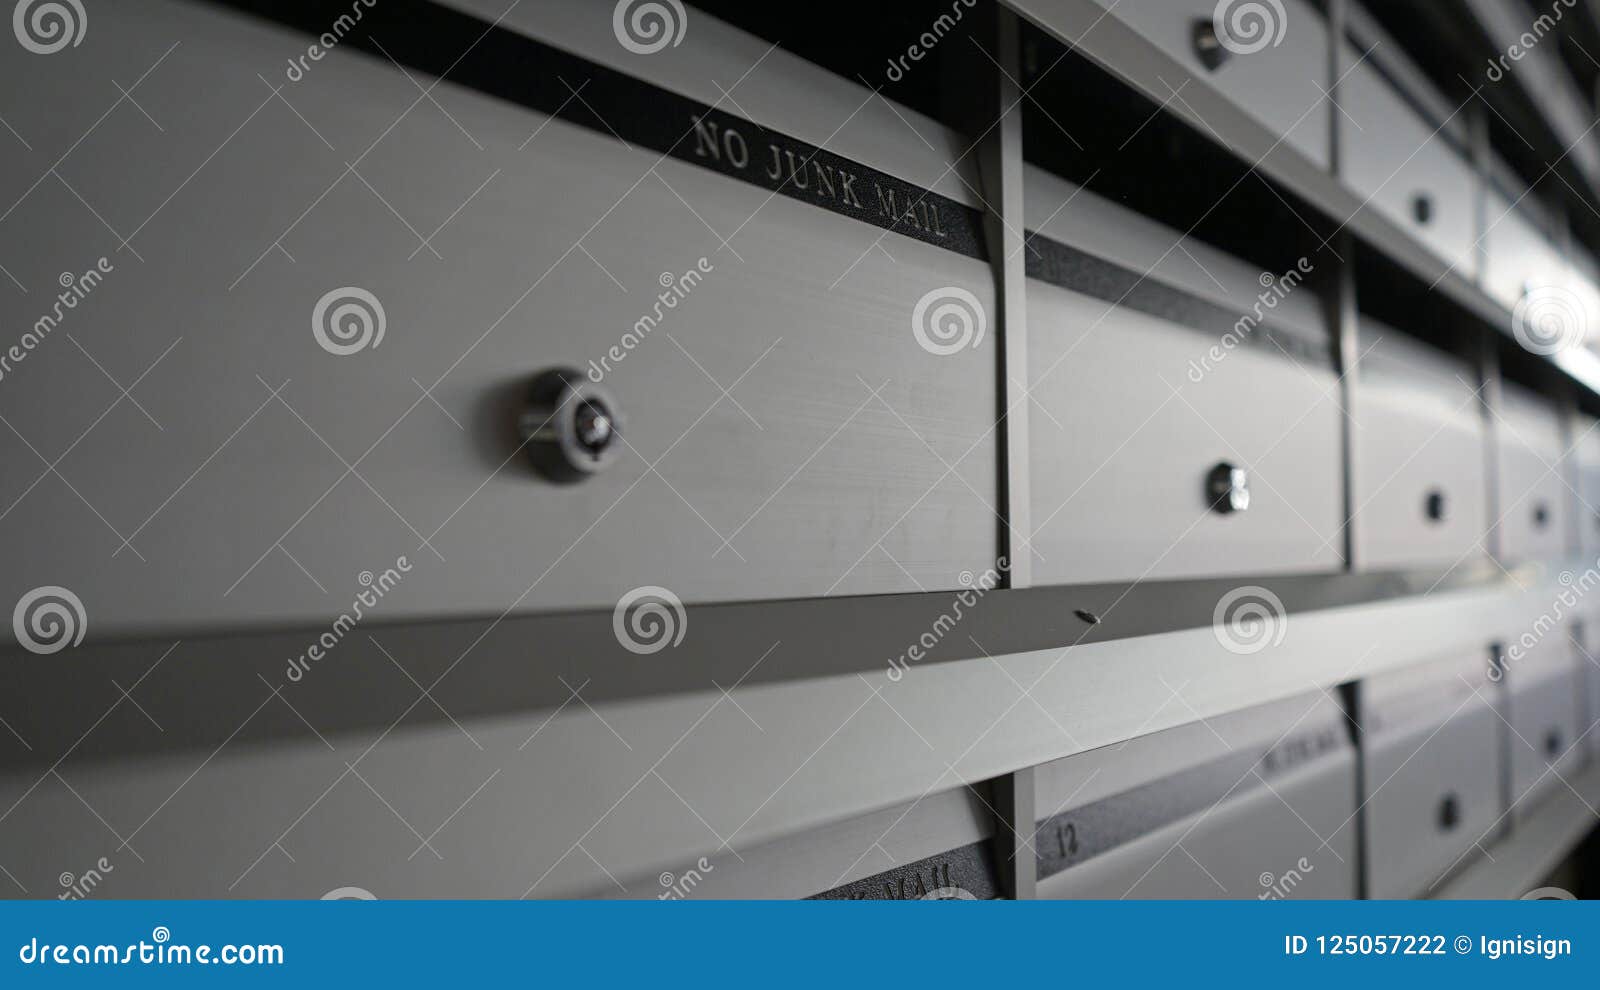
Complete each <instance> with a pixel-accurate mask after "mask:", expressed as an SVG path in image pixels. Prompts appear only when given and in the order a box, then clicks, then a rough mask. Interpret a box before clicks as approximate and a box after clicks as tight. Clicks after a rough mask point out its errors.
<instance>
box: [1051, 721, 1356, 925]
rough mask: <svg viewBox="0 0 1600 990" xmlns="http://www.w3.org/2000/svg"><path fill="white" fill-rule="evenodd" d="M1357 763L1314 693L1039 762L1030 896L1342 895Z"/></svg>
mask: <svg viewBox="0 0 1600 990" xmlns="http://www.w3.org/2000/svg"><path fill="white" fill-rule="evenodd" d="M1355 764H1356V760H1355V751H1354V747H1353V745H1352V744H1351V742H1350V739H1349V734H1348V731H1347V728H1346V725H1345V719H1344V714H1343V712H1342V710H1341V708H1340V706H1339V705H1338V704H1337V703H1335V702H1333V701H1332V700H1330V699H1329V698H1328V697H1327V696H1326V695H1323V694H1312V695H1305V696H1300V697H1296V698H1291V699H1288V700H1286V701H1282V702H1277V703H1274V704H1271V705H1265V706H1261V707H1259V708H1253V709H1247V710H1245V711H1241V712H1235V713H1232V714H1229V715H1226V716H1223V717H1221V718H1216V719H1210V720H1208V724H1198V723H1197V724H1192V725H1186V726H1181V727H1179V728H1176V729H1171V730H1167V731H1164V732H1160V733H1156V734H1153V735H1150V736H1144V737H1141V738H1138V739H1134V740H1130V741H1129V742H1126V743H1123V744H1120V745H1117V746H1109V747H1106V748H1104V749H1099V750H1094V751H1091V752H1088V753H1084V754H1081V755H1079V756H1073V757H1068V758H1067V759H1064V760H1059V761H1056V762H1055V763H1051V764H1046V765H1045V766H1042V767H1039V768H1038V769H1037V770H1036V771H1035V779H1036V801H1035V804H1036V812H1037V814H1038V816H1039V818H1040V823H1039V829H1038V831H1037V832H1036V834H1035V836H1034V845H1035V847H1036V848H1037V849H1038V851H1039V864H1040V867H1039V876H1040V880H1039V896H1040V897H1041V898H1068V897H1071V898H1112V899H1116V898H1123V897H1136V898H1219V897H1221V898H1252V897H1254V898H1259V899H1263V900H1270V899H1279V898H1288V897H1296V898H1339V897H1353V896H1355V893H1356V869H1357V860H1356V834H1355V833H1356V826H1355V815H1356V806H1357V796H1356V766H1355Z"/></svg>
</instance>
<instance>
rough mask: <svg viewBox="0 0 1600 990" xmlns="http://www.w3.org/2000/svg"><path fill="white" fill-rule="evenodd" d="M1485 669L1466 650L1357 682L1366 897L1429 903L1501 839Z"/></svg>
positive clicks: (1496, 742) (1498, 770)
mask: <svg viewBox="0 0 1600 990" xmlns="http://www.w3.org/2000/svg"><path fill="white" fill-rule="evenodd" d="M1489 670H1490V667H1489V654H1488V651H1486V650H1480V651H1476V653H1474V651H1472V650H1464V651H1462V652H1461V653H1460V654H1458V655H1456V656H1452V657H1449V658H1445V659H1442V660H1436V661H1432V662H1429V663H1425V664H1421V665H1418V666H1416V667H1411V668H1407V669H1404V670H1400V671H1395V672H1393V673H1388V674H1382V675H1379V676H1377V677H1372V678H1368V679H1367V680H1365V681H1363V682H1362V683H1361V688H1360V697H1361V705H1360V713H1359V719H1360V722H1361V726H1362V747H1363V751H1364V756H1365V759H1366V772H1365V778H1366V794H1365V795H1364V800H1365V802H1366V805H1365V826H1364V827H1365V829H1366V842H1367V891H1368V894H1369V895H1370V896H1372V897H1375V898H1405V897H1426V896H1428V895H1429V894H1430V893H1432V888H1433V886H1434V885H1435V884H1436V883H1437V881H1439V880H1440V879H1441V878H1443V877H1444V876H1445V875H1446V874H1448V873H1449V872H1451V871H1452V870H1454V869H1456V868H1458V867H1459V866H1460V865H1461V864H1462V863H1464V862H1466V861H1467V859H1468V858H1469V856H1470V855H1471V854H1473V852H1474V851H1475V848H1476V846H1477V844H1480V843H1481V844H1483V845H1485V846H1487V845H1488V844H1489V842H1490V840H1492V839H1493V837H1494V836H1495V835H1497V834H1498V833H1499V830H1500V828H1501V826H1502V825H1503V816H1504V811H1505V809H1504V807H1503V803H1504V802H1503V799H1502V796H1501V780H1502V777H1501V774H1502V772H1503V771H1502V768H1503V766H1504V761H1505V757H1506V754H1505V752H1504V751H1503V749H1502V747H1501V737H1502V728H1503V724H1502V722H1501V720H1500V715H1499V714H1498V713H1497V712H1496V710H1495V699H1496V698H1497V697H1498V695H1499V692H1498V691H1497V690H1495V688H1494V686H1493V684H1492V683H1491V682H1490V681H1489V678H1488V674H1489Z"/></svg>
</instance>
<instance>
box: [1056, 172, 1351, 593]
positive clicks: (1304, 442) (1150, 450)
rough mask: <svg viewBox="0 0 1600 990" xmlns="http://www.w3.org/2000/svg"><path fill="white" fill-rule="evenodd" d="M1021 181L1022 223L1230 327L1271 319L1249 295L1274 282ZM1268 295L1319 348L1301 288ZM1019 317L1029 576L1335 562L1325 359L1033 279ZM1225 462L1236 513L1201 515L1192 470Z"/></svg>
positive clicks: (1097, 204) (1077, 193)
mask: <svg viewBox="0 0 1600 990" xmlns="http://www.w3.org/2000/svg"><path fill="white" fill-rule="evenodd" d="M1029 176H1030V183H1029V186H1028V208H1027V217H1028V221H1029V226H1030V228H1032V229H1035V230H1038V231H1039V232H1041V233H1043V234H1045V235H1046V236H1049V237H1053V238H1057V239H1059V240H1061V241H1063V243H1068V244H1072V245H1073V246H1076V247H1080V248H1082V249H1083V250H1086V251H1098V252H1100V253H1103V254H1105V255H1106V256H1108V257H1110V258H1112V259H1114V260H1117V261H1119V262H1121V263H1122V264H1124V265H1127V266H1129V267H1131V268H1133V270H1134V271H1137V272H1146V271H1149V272H1152V275H1151V279H1152V280H1156V281H1166V282H1169V283H1170V284H1174V285H1177V286H1181V287H1185V288H1190V289H1191V291H1194V292H1195V293H1196V294H1198V295H1202V296H1207V297H1212V298H1215V299H1216V301H1217V302H1218V303H1219V304H1222V305H1225V306H1228V307H1229V308H1230V311H1231V312H1235V313H1237V314H1239V317H1240V318H1241V319H1251V317H1252V316H1253V313H1254V312H1255V311H1257V310H1259V311H1261V312H1269V308H1268V307H1264V306H1261V305H1260V303H1259V301H1258V297H1259V296H1260V295H1261V294H1262V293H1271V294H1273V295H1274V297H1276V292H1275V290H1269V289H1264V288H1263V286H1264V284H1265V283H1266V282H1268V281H1271V279H1264V278H1262V275H1261V273H1260V272H1259V271H1256V272H1254V273H1251V270H1250V268H1249V267H1248V266H1247V265H1244V264H1243V263H1241V262H1239V261H1237V260H1236V259H1231V258H1228V257H1226V256H1225V255H1222V254H1221V252H1218V251H1215V250H1210V249H1207V248H1206V247H1205V246H1204V245H1199V244H1193V243H1185V244H1183V247H1184V251H1179V250H1177V247H1178V245H1179V242H1180V240H1181V238H1180V235H1179V234H1178V233H1176V232H1173V231H1170V230H1166V229H1164V228H1162V227H1161V226H1160V225H1157V224H1154V223H1151V222H1150V221H1148V220H1140V219H1138V218H1136V217H1134V216H1133V215H1132V214H1131V213H1130V212H1129V211H1127V210H1124V209H1122V208H1120V207H1117V206H1115V205H1113V204H1110V203H1106V202H1105V201H1103V200H1099V199H1097V198H1096V197H1094V196H1093V194H1091V193H1087V192H1083V191H1081V190H1078V189H1077V188H1076V187H1074V186H1071V185H1070V184H1067V183H1064V182H1061V181H1059V180H1056V179H1053V178H1051V177H1049V176H1047V175H1044V174H1042V173H1039V172H1037V171H1033V172H1030V173H1029ZM1101 242H1103V243H1101ZM1278 275H1279V273H1272V277H1273V278H1276V277H1278ZM1202 283H1203V284H1205V285H1206V286H1208V287H1209V288H1207V289H1202V288H1200V286H1201V284H1202ZM1274 305H1275V307H1276V308H1272V309H1270V315H1269V319H1271V320H1273V321H1274V322H1275V323H1277V324H1281V325H1282V326H1284V327H1286V328H1288V329H1289V330H1291V331H1292V332H1294V333H1296V334H1298V335H1302V336H1303V337H1304V339H1306V340H1308V341H1312V342H1314V343H1316V344H1319V345H1320V346H1322V347H1323V348H1327V347H1329V346H1330V345H1331V337H1330V335H1329V333H1328V329H1327V326H1326V323H1325V322H1323V321H1322V319H1321V314H1320V313H1319V311H1318V308H1317V303H1316V301H1315V299H1314V293H1313V290H1312V289H1311V288H1310V287H1308V286H1301V287H1300V288H1298V289H1293V290H1291V291H1288V292H1286V293H1285V294H1284V298H1283V301H1282V302H1281V303H1277V302H1276V298H1275V302H1274ZM1028 319H1029V339H1028V343H1029V350H1030V353H1029V369H1030V372H1031V374H1032V375H1033V376H1034V385H1033V389H1032V398H1033V401H1034V403H1035V409H1036V414H1035V415H1034V417H1033V422H1032V431H1031V440H1032V443H1031V458H1032V459H1031V464H1030V474H1031V481H1032V484H1033V506H1032V516H1033V521H1034V537H1033V548H1034V553H1035V558H1034V579H1035V581H1036V582H1038V583H1041V584H1043V583H1058V584H1059V583H1077V582H1080V581H1084V580H1104V579H1108V578H1110V579H1133V578H1166V577H1192V576H1196V575H1200V574H1219V573H1222V574H1226V573H1242V572H1259V573H1275V572H1295V571H1300V572H1305V571H1318V570H1334V569H1337V568H1338V567H1339V565H1340V562H1341V559H1342V553H1341V543H1340V536H1339V528H1340V521H1341V515H1342V509H1341V499H1340V478H1341V472H1342V469H1341V466H1340V464H1341V460H1340V446H1339V444H1340V441H1339V418H1340V414H1339V409H1338V401H1337V400H1338V394H1337V389H1336V381H1337V379H1336V376H1335V374H1334V372H1333V371H1332V370H1331V369H1330V368H1328V367H1326V366H1312V365H1309V364H1306V363H1302V362H1300V361H1298V360H1296V359H1295V358H1293V357H1291V356H1289V355H1288V354H1286V353H1284V352H1282V351H1281V350H1280V349H1277V348H1273V347H1270V346H1265V347H1253V346H1248V344H1247V343H1246V342H1247V341H1248V338H1249V337H1250V333H1248V332H1246V333H1240V334H1238V335H1237V337H1238V340H1237V342H1230V341H1228V340H1224V339H1222V338H1221V337H1212V336H1210V335H1208V334H1205V333H1196V332H1194V331H1193V330H1192V329H1189V328H1187V327H1184V326H1182V325H1179V324H1175V323H1171V322H1167V321H1165V320H1161V319H1158V318H1154V317H1151V316H1148V315H1146V314H1144V313H1140V312H1135V311H1132V310H1131V309H1128V308H1125V307H1119V306H1117V305H1115V304H1111V303H1106V302H1102V301H1100V300H1098V299H1093V298H1090V297H1088V296H1085V295H1081V294H1079V293H1076V292H1071V291H1067V290H1063V289H1059V288H1057V287H1055V286H1052V285H1048V284H1045V283H1043V282H1040V281H1038V280H1033V281H1030V283H1029V286H1028ZM1250 325H1251V326H1257V325H1258V324H1257V323H1255V321H1254V320H1252V321H1251V324H1250ZM1227 332H1228V333H1232V331H1231V330H1230V331H1227ZM1223 461H1228V462H1232V463H1235V464H1237V465H1240V466H1243V467H1245V468H1246V469H1247V470H1248V471H1249V472H1250V478H1251V504H1250V508H1249V510H1248V511H1246V512H1242V513H1236V514H1233V515H1226V516H1225V515H1220V514H1216V513H1213V512H1211V511H1210V509H1209V507H1208V503H1207V499H1206V496H1205V479H1206V476H1207V473H1208V472H1209V471H1210V470H1211V469H1212V468H1213V467H1214V466H1215V465H1216V464H1218V463H1219V462H1223Z"/></svg>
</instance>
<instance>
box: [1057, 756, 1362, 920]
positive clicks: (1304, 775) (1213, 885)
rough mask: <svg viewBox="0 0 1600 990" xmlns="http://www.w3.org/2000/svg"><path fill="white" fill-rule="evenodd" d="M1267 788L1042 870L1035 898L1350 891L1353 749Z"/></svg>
mask: <svg viewBox="0 0 1600 990" xmlns="http://www.w3.org/2000/svg"><path fill="white" fill-rule="evenodd" d="M1273 788H1274V789H1273V790H1268V789H1266V788H1265V787H1253V788H1241V789H1240V791H1239V792H1238V793H1237V794H1236V795H1235V796H1234V797H1232V798H1230V799H1229V800H1227V801H1224V802H1222V803H1219V804H1216V805H1213V806H1212V807H1210V808H1209V809H1207V810H1206V811H1204V812H1201V813H1200V814H1197V815H1193V816H1190V817H1189V818H1186V819H1183V820H1181V821H1177V822H1173V823H1171V824H1169V825H1166V826H1164V827H1163V828H1160V829H1158V830H1156V831H1154V832H1152V833H1150V834H1149V835H1146V836H1144V837H1142V838H1140V839H1138V840H1136V841H1134V842H1132V843H1129V844H1128V845H1126V846H1123V847H1121V848H1119V849H1116V850H1114V851H1112V852H1110V853H1107V854H1105V855H1102V856H1099V857H1096V858H1095V859H1091V860H1089V861H1088V862H1085V863H1083V864H1081V865H1079V866H1074V867H1072V868H1071V869H1068V870H1065V871H1063V872H1061V873H1057V874H1055V875H1054V876H1051V877H1047V878H1045V879H1043V880H1041V881H1040V882H1039V897H1040V898H1041V899H1043V900H1061V899H1068V898H1072V899H1078V898H1083V899H1097V898H1104V899H1121V898H1129V897H1132V898H1160V899H1168V898H1170V899H1217V898H1235V899H1248V898H1252V897H1254V898H1257V899H1260V900H1278V899H1290V898H1293V899H1308V898H1312V899H1321V898H1350V897H1354V896H1355V895H1356V889H1357V888H1356V835H1355V831H1356V830H1355V826H1354V824H1353V823H1352V819H1353V816H1354V815H1355V810H1356V796H1355V792H1356V777H1355V756H1354V754H1353V753H1352V752H1350V751H1348V750H1347V751H1344V752H1342V753H1339V754H1337V755H1336V756H1332V757H1329V758H1327V759H1326V760H1324V761H1322V762H1320V763H1318V764H1316V765H1314V766H1310V767H1307V768H1305V769H1304V770H1302V771H1300V772H1298V773H1296V774H1295V775H1294V776H1293V777H1292V778H1291V779H1289V780H1286V781H1280V782H1278V783H1276V784H1274V785H1273Z"/></svg>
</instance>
